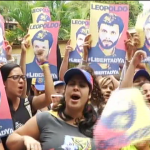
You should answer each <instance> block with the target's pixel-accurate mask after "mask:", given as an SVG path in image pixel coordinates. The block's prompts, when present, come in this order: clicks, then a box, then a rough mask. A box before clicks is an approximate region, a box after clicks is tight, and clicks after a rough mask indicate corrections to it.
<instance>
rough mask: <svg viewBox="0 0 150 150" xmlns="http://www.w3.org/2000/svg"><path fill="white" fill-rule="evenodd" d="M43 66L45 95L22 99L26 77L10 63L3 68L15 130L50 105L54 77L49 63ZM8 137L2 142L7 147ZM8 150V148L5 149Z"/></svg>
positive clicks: (2, 73)
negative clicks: (39, 110)
mask: <svg viewBox="0 0 150 150" xmlns="http://www.w3.org/2000/svg"><path fill="white" fill-rule="evenodd" d="M43 63H44V64H45V65H43V66H42V68H43V73H44V77H45V81H46V82H45V94H41V95H39V96H33V97H26V98H22V97H21V95H22V92H23V89H24V88H25V82H26V76H25V75H24V74H23V73H22V70H21V68H20V66H19V65H17V64H13V63H8V64H5V65H3V66H2V67H1V69H0V70H1V75H2V79H3V83H4V86H5V91H6V95H7V99H8V103H9V107H10V111H11V116H12V120H13V123H14V129H17V128H19V127H21V126H22V125H23V124H25V123H26V122H27V121H28V120H29V119H30V118H31V117H32V116H33V115H34V114H35V113H36V110H38V109H41V108H44V107H45V106H48V105H50V103H51V97H50V95H51V94H53V93H54V92H53V89H52V88H51V87H50V85H51V83H52V82H53V81H52V77H51V74H50V70H49V67H48V65H46V64H48V62H46V61H45V62H43ZM6 138H7V137H4V138H2V142H3V144H4V146H5V141H6ZM5 149H6V147H5Z"/></svg>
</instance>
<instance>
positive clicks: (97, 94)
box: [77, 65, 105, 115]
mask: <svg viewBox="0 0 150 150" xmlns="http://www.w3.org/2000/svg"><path fill="white" fill-rule="evenodd" d="M77 68H81V69H84V70H86V71H87V72H89V73H90V74H91V76H92V78H93V90H92V95H91V103H92V104H93V105H94V106H96V107H97V109H98V115H101V113H102V110H103V105H104V104H105V100H104V97H103V94H102V91H101V89H100V87H99V83H98V82H97V76H96V75H95V74H94V70H93V69H92V68H91V67H90V66H88V65H78V66H77Z"/></svg>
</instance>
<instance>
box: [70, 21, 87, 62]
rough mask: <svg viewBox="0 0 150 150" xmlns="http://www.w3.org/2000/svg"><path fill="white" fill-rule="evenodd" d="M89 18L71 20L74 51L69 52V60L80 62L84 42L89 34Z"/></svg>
mask: <svg viewBox="0 0 150 150" xmlns="http://www.w3.org/2000/svg"><path fill="white" fill-rule="evenodd" d="M89 25H90V21H89V20H82V19H72V20H71V46H72V47H73V51H72V52H70V54H69V62H72V63H80V61H81V59H82V55H83V43H84V40H85V37H86V36H87V34H89Z"/></svg>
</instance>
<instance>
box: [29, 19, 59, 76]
mask: <svg viewBox="0 0 150 150" xmlns="http://www.w3.org/2000/svg"><path fill="white" fill-rule="evenodd" d="M59 27H60V22H59V21H54V22H52V21H51V22H45V23H42V24H39V23H38V24H30V27H29V34H30V37H29V40H30V45H31V46H30V47H29V49H28V50H27V57H26V70H27V77H28V78H42V77H44V75H43V71H42V69H41V68H40V66H39V65H38V59H39V58H38V57H39V56H38V55H37V52H38V51H39V50H40V49H42V50H44V55H45V58H47V59H48V61H49V63H50V70H51V74H52V77H53V79H57V78H58V73H57V57H56V49H57V39H58V32H59Z"/></svg>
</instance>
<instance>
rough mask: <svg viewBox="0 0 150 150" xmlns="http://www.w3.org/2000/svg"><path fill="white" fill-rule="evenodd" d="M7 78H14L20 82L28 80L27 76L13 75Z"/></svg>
mask: <svg viewBox="0 0 150 150" xmlns="http://www.w3.org/2000/svg"><path fill="white" fill-rule="evenodd" d="M7 78H12V79H13V80H18V81H19V80H20V78H21V79H23V80H26V76H25V75H13V76H9V77H7Z"/></svg>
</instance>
